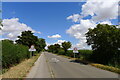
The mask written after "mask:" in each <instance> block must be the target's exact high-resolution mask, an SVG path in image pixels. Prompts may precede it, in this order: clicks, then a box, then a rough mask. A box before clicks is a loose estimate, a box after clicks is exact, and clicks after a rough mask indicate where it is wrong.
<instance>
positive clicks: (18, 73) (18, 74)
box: [2, 54, 40, 78]
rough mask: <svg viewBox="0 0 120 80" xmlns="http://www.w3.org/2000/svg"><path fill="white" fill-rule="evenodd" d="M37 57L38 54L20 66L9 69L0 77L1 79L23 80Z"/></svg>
mask: <svg viewBox="0 0 120 80" xmlns="http://www.w3.org/2000/svg"><path fill="white" fill-rule="evenodd" d="M39 56H40V54H37V55H36V56H33V57H32V58H31V59H28V60H25V61H23V62H21V63H20V64H18V65H16V66H14V67H11V68H10V69H9V70H8V71H7V72H6V73H4V74H3V75H2V78H24V77H25V76H26V74H27V73H28V72H29V70H30V68H31V67H32V66H33V65H34V62H35V61H36V60H37V59H38V57H39Z"/></svg>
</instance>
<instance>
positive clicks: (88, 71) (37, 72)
mask: <svg viewBox="0 0 120 80" xmlns="http://www.w3.org/2000/svg"><path fill="white" fill-rule="evenodd" d="M27 78H118V74H116V73H113V72H109V71H105V70H102V69H99V68H95V67H93V66H90V65H84V64H82V63H76V62H74V61H72V60H70V59H67V58H65V57H62V56H58V55H55V54H51V53H48V52H42V54H41V56H40V57H39V58H38V60H37V61H36V62H35V65H34V66H33V67H32V69H31V70H30V72H29V74H28V75H27Z"/></svg>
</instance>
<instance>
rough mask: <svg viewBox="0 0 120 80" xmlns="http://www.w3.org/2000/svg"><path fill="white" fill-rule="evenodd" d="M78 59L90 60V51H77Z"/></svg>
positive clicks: (91, 52)
mask: <svg viewBox="0 0 120 80" xmlns="http://www.w3.org/2000/svg"><path fill="white" fill-rule="evenodd" d="M79 53H80V57H79V58H81V59H82V60H91V55H92V54H93V51H92V50H79Z"/></svg>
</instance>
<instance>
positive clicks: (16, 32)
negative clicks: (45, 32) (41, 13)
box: [0, 18, 40, 40]
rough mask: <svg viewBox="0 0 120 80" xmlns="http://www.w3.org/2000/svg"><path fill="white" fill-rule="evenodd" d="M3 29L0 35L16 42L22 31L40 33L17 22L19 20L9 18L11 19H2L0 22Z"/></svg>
mask: <svg viewBox="0 0 120 80" xmlns="http://www.w3.org/2000/svg"><path fill="white" fill-rule="evenodd" d="M2 24H3V27H2V30H1V31H0V34H2V36H4V37H5V38H8V39H11V40H16V39H17V36H20V35H21V32H22V31H27V30H30V31H32V32H33V33H40V32H37V31H35V30H33V29H32V28H31V27H29V26H27V25H26V24H24V23H20V22H19V18H11V19H3V21H2Z"/></svg>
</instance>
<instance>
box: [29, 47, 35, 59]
mask: <svg viewBox="0 0 120 80" xmlns="http://www.w3.org/2000/svg"><path fill="white" fill-rule="evenodd" d="M29 51H30V52H31V53H30V58H31V56H33V52H34V51H36V49H35V47H34V45H31V47H30V49H29Z"/></svg>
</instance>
